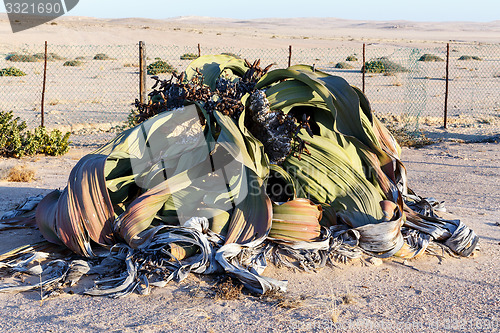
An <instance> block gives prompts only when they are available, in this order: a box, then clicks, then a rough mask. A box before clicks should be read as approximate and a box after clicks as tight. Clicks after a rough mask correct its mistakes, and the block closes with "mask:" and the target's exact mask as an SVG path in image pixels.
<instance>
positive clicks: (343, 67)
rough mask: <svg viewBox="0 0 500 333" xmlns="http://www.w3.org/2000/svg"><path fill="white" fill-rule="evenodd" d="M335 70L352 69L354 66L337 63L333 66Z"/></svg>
mask: <svg viewBox="0 0 500 333" xmlns="http://www.w3.org/2000/svg"><path fill="white" fill-rule="evenodd" d="M335 68H340V69H353V68H354V66H352V65H350V64H348V63H346V62H338V63H337V64H336V65H335Z"/></svg>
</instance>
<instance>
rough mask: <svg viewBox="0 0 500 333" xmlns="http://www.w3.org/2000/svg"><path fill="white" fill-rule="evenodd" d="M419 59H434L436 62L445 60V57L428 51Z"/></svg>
mask: <svg viewBox="0 0 500 333" xmlns="http://www.w3.org/2000/svg"><path fill="white" fill-rule="evenodd" d="M418 61H434V62H436V61H444V59H443V58H441V57H438V56H437V55H434V54H429V53H426V54H424V55H423V56H421V57H420V58H419V59H418Z"/></svg>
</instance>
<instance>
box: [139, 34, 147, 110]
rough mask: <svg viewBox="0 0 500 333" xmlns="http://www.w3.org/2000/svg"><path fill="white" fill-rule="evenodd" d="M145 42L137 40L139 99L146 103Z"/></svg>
mask: <svg viewBox="0 0 500 333" xmlns="http://www.w3.org/2000/svg"><path fill="white" fill-rule="evenodd" d="M146 73H147V68H146V44H145V43H144V42H143V41H140V42H139V99H140V102H141V103H143V104H144V103H146Z"/></svg>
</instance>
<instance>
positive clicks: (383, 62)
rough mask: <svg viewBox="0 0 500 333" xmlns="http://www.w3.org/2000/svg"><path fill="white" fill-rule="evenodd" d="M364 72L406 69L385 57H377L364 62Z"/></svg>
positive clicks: (392, 71) (404, 70)
mask: <svg viewBox="0 0 500 333" xmlns="http://www.w3.org/2000/svg"><path fill="white" fill-rule="evenodd" d="M365 71H366V73H386V72H390V73H400V72H408V69H407V68H405V67H403V66H401V65H400V64H398V63H395V62H394V61H391V60H389V59H387V58H386V57H381V58H377V59H375V60H372V61H368V62H366V63H365Z"/></svg>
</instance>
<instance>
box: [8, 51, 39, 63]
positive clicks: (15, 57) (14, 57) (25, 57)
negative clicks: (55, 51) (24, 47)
mask: <svg viewBox="0 0 500 333" xmlns="http://www.w3.org/2000/svg"><path fill="white" fill-rule="evenodd" d="M5 60H8V61H12V62H38V61H40V59H38V58H36V57H35V56H32V55H31V54H19V53H11V54H9V55H7V57H6V58H5Z"/></svg>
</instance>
